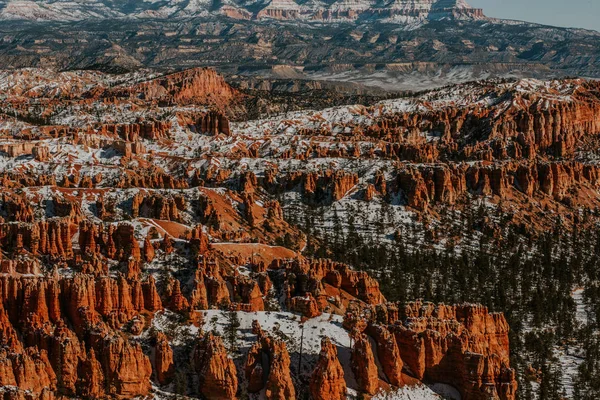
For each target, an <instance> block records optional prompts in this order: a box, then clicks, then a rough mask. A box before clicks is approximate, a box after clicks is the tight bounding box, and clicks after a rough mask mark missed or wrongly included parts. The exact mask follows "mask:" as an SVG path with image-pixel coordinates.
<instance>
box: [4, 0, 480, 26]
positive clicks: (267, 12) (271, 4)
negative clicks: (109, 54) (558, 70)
mask: <svg viewBox="0 0 600 400" xmlns="http://www.w3.org/2000/svg"><path fill="white" fill-rule="evenodd" d="M123 3H125V2H123ZM213 14H218V15H227V16H229V17H232V18H241V19H253V18H254V19H262V18H276V19H301V20H318V21H336V20H354V19H357V18H359V17H360V16H361V15H362V14H364V15H365V17H367V18H377V19H386V20H388V21H395V22H398V23H415V22H419V21H426V20H429V19H446V18H460V19H462V18H483V13H482V11H481V10H479V9H475V8H472V7H471V6H469V5H468V4H467V3H466V2H465V1H464V0H337V1H334V2H321V1H315V0H309V1H307V2H302V3H297V2H295V1H294V0H258V1H245V0H225V1H223V2H221V3H220V4H219V6H218V7H216V8H215V5H214V4H213V2H212V1H207V0H187V1H186V0H138V1H135V2H127V4H122V3H121V2H115V1H109V0H58V1H52V0H39V1H34V0H4V1H0V19H5V20H15V19H16V20H19V19H25V20H33V21H83V20H97V19H111V18H189V17H199V16H208V15H213Z"/></svg>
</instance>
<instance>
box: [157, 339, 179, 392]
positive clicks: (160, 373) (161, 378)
mask: <svg viewBox="0 0 600 400" xmlns="http://www.w3.org/2000/svg"><path fill="white" fill-rule="evenodd" d="M154 352H155V353H154V371H155V375H156V379H157V380H158V382H159V383H160V384H161V385H164V384H167V383H169V382H170V381H171V379H172V378H173V374H174V372H175V366H174V365H173V350H172V349H171V345H170V344H169V341H168V340H167V337H166V336H165V334H164V333H162V332H159V333H158V334H157V335H156V346H155V347H154Z"/></svg>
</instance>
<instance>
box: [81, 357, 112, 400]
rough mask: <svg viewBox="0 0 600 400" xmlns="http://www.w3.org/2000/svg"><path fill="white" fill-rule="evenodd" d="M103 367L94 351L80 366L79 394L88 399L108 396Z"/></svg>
mask: <svg viewBox="0 0 600 400" xmlns="http://www.w3.org/2000/svg"><path fill="white" fill-rule="evenodd" d="M104 388H105V381H104V373H103V371H102V365H101V364H100V362H99V361H98V360H97V359H96V353H95V352H94V349H91V350H90V352H89V354H88V356H87V358H85V359H84V360H82V361H81V362H80V364H79V366H78V381H77V389H78V390H77V393H78V394H79V395H80V396H83V397H87V398H102V397H104V396H105V395H106V393H105V391H104Z"/></svg>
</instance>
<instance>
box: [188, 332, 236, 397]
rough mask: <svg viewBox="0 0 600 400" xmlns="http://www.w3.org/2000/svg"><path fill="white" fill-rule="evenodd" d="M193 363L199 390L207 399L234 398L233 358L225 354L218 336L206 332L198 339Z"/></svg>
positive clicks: (234, 372)
mask: <svg viewBox="0 0 600 400" xmlns="http://www.w3.org/2000/svg"><path fill="white" fill-rule="evenodd" d="M193 357H194V363H195V365H196V370H197V372H198V377H199V381H200V386H199V391H200V393H202V395H203V396H204V397H206V398H207V399H208V400H230V399H235V398H236V392H237V389H238V378H237V374H236V369H235V365H234V363H233V360H232V359H230V358H229V357H228V356H227V352H226V350H225V346H223V341H222V340H221V338H220V337H218V336H214V335H213V334H212V333H208V334H207V335H206V336H204V337H202V338H200V339H199V340H198V344H197V345H196V350H195V351H194V356H193Z"/></svg>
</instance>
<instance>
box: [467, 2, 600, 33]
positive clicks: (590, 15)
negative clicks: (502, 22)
mask: <svg viewBox="0 0 600 400" xmlns="http://www.w3.org/2000/svg"><path fill="white" fill-rule="evenodd" d="M467 2H468V3H469V4H470V5H472V6H473V7H478V8H483V11H484V13H485V14H486V15H487V16H488V17H496V18H508V19H517V20H522V21H528V22H537V23H540V24H546V25H554V26H565V27H570V28H587V29H594V30H596V31H600V1H598V0H571V1H568V2H565V1H559V0H526V1H523V0H467Z"/></svg>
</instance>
